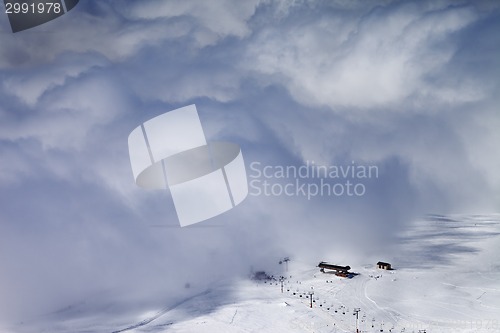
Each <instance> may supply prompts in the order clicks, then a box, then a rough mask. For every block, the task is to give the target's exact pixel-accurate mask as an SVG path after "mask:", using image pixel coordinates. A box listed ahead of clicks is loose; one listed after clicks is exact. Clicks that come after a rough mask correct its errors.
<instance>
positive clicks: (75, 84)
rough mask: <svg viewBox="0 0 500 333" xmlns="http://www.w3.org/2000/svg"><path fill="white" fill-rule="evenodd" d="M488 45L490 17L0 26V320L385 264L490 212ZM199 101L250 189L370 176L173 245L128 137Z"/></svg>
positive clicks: (496, 18) (136, 6) (341, 12)
mask: <svg viewBox="0 0 500 333" xmlns="http://www.w3.org/2000/svg"><path fill="white" fill-rule="evenodd" d="M499 30H500V5H499V4H498V2H495V1H370V2H365V1H343V0H335V1H308V0H303V1H301V0H276V1H271V0H248V1H239V2H236V1H229V0H218V1H209V2H208V1H189V0H182V1H181V0H179V1H174V0H172V1H163V0H144V1H125V0H120V1H118V0H116V1H112V0H99V1H97V0H85V1H81V3H80V4H78V5H77V6H76V7H75V8H74V9H73V10H71V11H70V12H68V13H67V14H65V15H63V16H61V17H59V18H58V19H56V20H53V21H51V22H48V23H46V24H43V25H41V26H38V27H35V28H33V29H30V30H26V31H22V32H18V33H15V34H14V33H12V32H11V30H10V26H9V22H8V19H7V16H6V15H3V14H2V15H0V157H1V158H0V295H1V297H0V323H2V322H12V321H17V320H25V319H26V318H35V317H36V316H39V315H44V314H47V313H52V312H54V311H57V310H59V309H62V308H65V307H67V306H69V305H74V304H85V306H84V308H85V311H87V312H88V314H89V315H91V314H93V313H94V312H99V313H103V312H106V311H108V312H113V311H115V312H126V311H128V310H129V309H130V308H133V307H134V306H135V305H138V304H139V305H141V304H149V303H155V302H156V303H158V304H164V303H168V302H173V301H175V300H176V299H181V298H182V297H185V296H186V295H187V294H189V293H191V292H192V291H191V290H188V289H185V288H184V286H185V284H186V283H190V285H192V286H194V287H193V288H201V289H202V288H204V287H206V286H209V285H210V283H212V282H213V281H217V280H219V279H221V278H231V277H235V276H244V275H245V274H248V273H249V272H250V271H251V269H276V265H277V261H278V260H279V259H280V258H282V257H283V256H290V257H291V258H292V260H294V259H297V260H299V259H300V260H305V261H308V262H311V263H314V264H315V263H316V262H319V261H321V260H329V261H334V262H338V263H339V264H351V266H352V263H366V262H372V261H373V260H377V261H378V260H381V259H386V260H391V259H393V258H395V257H396V253H394V245H393V244H395V243H396V240H397V236H398V233H399V232H400V231H401V230H404V227H405V225H407V224H408V223H409V222H411V221H413V220H415V219H418V218H420V217H422V216H424V215H425V214H450V213H461V214H463V213H466V214H486V213H495V212H496V213H498V212H499V211H500V172H499V170H500V154H499V153H498V149H499V147H500V131H499V129H500V110H499V105H500V94H499V92H500V89H499V88H500V80H499V78H500V35H499V34H498V31H499ZM190 104H196V106H197V108H198V112H199V116H200V119H201V122H202V125H203V129H204V131H205V135H206V137H207V139H208V140H211V141H217V140H219V141H230V142H233V143H237V144H239V145H240V146H241V149H242V154H243V158H244V160H245V165H246V168H247V175H248V176H249V180H252V179H255V177H252V175H254V176H255V173H256V172H254V171H252V169H251V167H250V166H251V165H252V163H257V164H253V165H254V166H256V165H259V166H260V168H262V167H264V166H285V167H286V166H293V167H297V168H298V167H300V166H301V165H307V163H312V161H314V163H315V164H316V165H323V166H349V165H350V166H354V165H358V166H375V167H376V168H377V170H378V176H377V177H372V178H369V179H358V180H355V179H354V180H353V181H357V182H360V183H361V184H362V185H363V188H364V189H365V192H364V194H363V195H360V196H357V195H354V196H348V195H340V196H328V195H323V196H319V195H318V196H314V197H313V198H311V199H310V200H309V199H308V198H306V197H304V196H301V195H292V196H287V195H283V194H282V195H269V196H266V195H263V194H260V195H255V193H254V194H252V193H251V194H250V195H249V196H248V197H247V198H246V200H245V201H243V202H242V203H241V204H240V205H238V206H237V207H235V208H234V209H232V210H230V211H228V212H226V213H224V214H222V215H219V216H217V217H214V218H212V219H210V220H209V221H205V222H203V223H200V224H199V225H196V226H192V227H187V228H180V227H179V223H178V220H177V216H176V213H175V209H174V206H173V202H172V198H171V195H170V193H169V192H168V191H151V190H144V189H142V188H140V187H138V186H136V184H135V183H134V178H133V175H132V170H131V166H130V160H129V156H128V147H127V138H128V135H129V134H130V132H131V131H132V130H133V129H134V128H136V127H137V126H139V125H140V124H141V123H143V122H144V121H146V120H148V119H151V118H153V117H155V116H157V115H160V114H163V113H165V112H167V111H170V110H173V109H176V108H180V107H183V106H186V105H190ZM257 178H258V177H257ZM258 179H260V181H263V180H265V179H263V178H262V177H260V178H258ZM269 181H270V182H272V183H275V184H284V183H286V182H288V181H292V182H294V181H295V179H293V180H290V179H277V178H276V177H271V179H269ZM301 181H304V182H306V183H308V184H318V182H319V181H320V180H318V179H302V180H301ZM329 181H333V182H334V181H336V180H331V179H330V180H329ZM340 181H342V180H340ZM254 184H262V183H254ZM259 186H260V185H259ZM251 191H252V190H251ZM82 302H83V303H82ZM109 304H113V306H109ZM103 309H104V310H103Z"/></svg>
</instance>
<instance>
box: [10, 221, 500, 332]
mask: <svg viewBox="0 0 500 333" xmlns="http://www.w3.org/2000/svg"><path fill="white" fill-rule="evenodd" d="M400 239H401V242H400V244H398V249H399V251H397V253H396V254H395V255H394V256H393V258H389V259H391V260H389V262H391V263H392V264H393V268H394V270H390V271H385V270H380V269H377V268H376V267H375V262H365V263H363V264H361V265H358V266H356V265H351V267H352V269H351V271H352V272H355V273H358V275H356V276H354V277H353V278H351V279H348V278H341V277H337V276H335V275H334V274H328V273H320V272H319V268H317V267H315V266H316V265H317V263H318V262H320V261H321V260H329V261H335V259H336V258H318V260H317V262H302V261H300V260H298V259H294V258H291V260H290V262H289V265H288V266H289V271H288V272H284V271H283V269H284V267H283V265H277V267H276V271H275V272H271V273H272V274H275V275H284V276H286V277H287V279H286V280H285V281H284V292H283V293H282V292H281V287H280V283H279V281H272V282H269V281H268V282H264V281H254V280H251V279H242V280H237V281H219V282H217V283H216V284H214V285H213V286H212V287H211V288H210V289H209V290H206V291H203V292H200V293H198V294H195V295H194V296H192V297H190V298H187V299H185V300H183V301H181V302H179V303H177V304H175V305H173V306H169V307H165V308H160V309H145V310H144V311H142V312H141V313H137V314H136V315H135V316H128V317H127V318H120V319H113V318H109V319H108V320H107V321H106V322H107V324H102V322H103V321H102V318H99V322H100V323H101V324H99V325H98V324H97V323H96V321H97V319H95V318H94V319H89V318H82V319H81V320H78V319H72V320H67V321H58V323H57V325H56V324H52V326H50V325H49V326H47V325H48V324H47V323H45V324H44V325H45V326H44V327H49V328H45V330H46V331H47V332H49V331H50V332H57V331H61V332H62V331H65V332H68V331H71V332H131V333H132V332H135V333H139V332H155V333H159V332H179V333H180V332H189V333H194V332H273V333H274V332H301V333H302V332H318V333H320V332H355V327H356V316H355V314H354V310H355V309H356V308H359V309H360V311H359V314H358V318H359V320H358V324H359V329H360V331H362V332H381V330H383V332H423V331H424V330H425V332H500V256H499V255H498V254H499V253H500V216H498V215H490V216H447V217H443V216H436V215H433V216H428V217H427V218H426V219H423V220H421V221H416V222H415V223H414V224H413V225H412V226H410V227H409V228H408V229H407V230H406V231H405V232H404V233H403V234H401V237H400ZM381 259H387V258H381ZM290 276H291V277H290ZM309 292H314V294H313V299H314V302H313V307H312V308H310V299H309ZM294 293H295V295H294ZM35 326H36V323H35V324H31V326H30V325H29V324H25V325H24V326H23V325H19V324H18V325H17V326H12V327H10V328H5V330H1V328H0V332H7V333H10V332H32V331H33V332H34V331H37V329H35V328H34V327H35ZM38 331H43V330H38Z"/></svg>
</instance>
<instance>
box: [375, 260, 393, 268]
mask: <svg viewBox="0 0 500 333" xmlns="http://www.w3.org/2000/svg"><path fill="white" fill-rule="evenodd" d="M377 268H380V269H385V270H391V269H392V268H391V264H389V263H388V262H383V261H379V262H378V263H377Z"/></svg>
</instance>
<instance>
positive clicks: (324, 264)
mask: <svg viewBox="0 0 500 333" xmlns="http://www.w3.org/2000/svg"><path fill="white" fill-rule="evenodd" d="M318 267H319V268H320V271H321V272H323V273H325V270H326V269H328V270H331V271H334V272H335V273H343V274H347V273H349V270H350V269H351V267H350V266H338V265H333V264H329V263H327V262H324V261H322V262H320V263H319V264H318Z"/></svg>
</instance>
